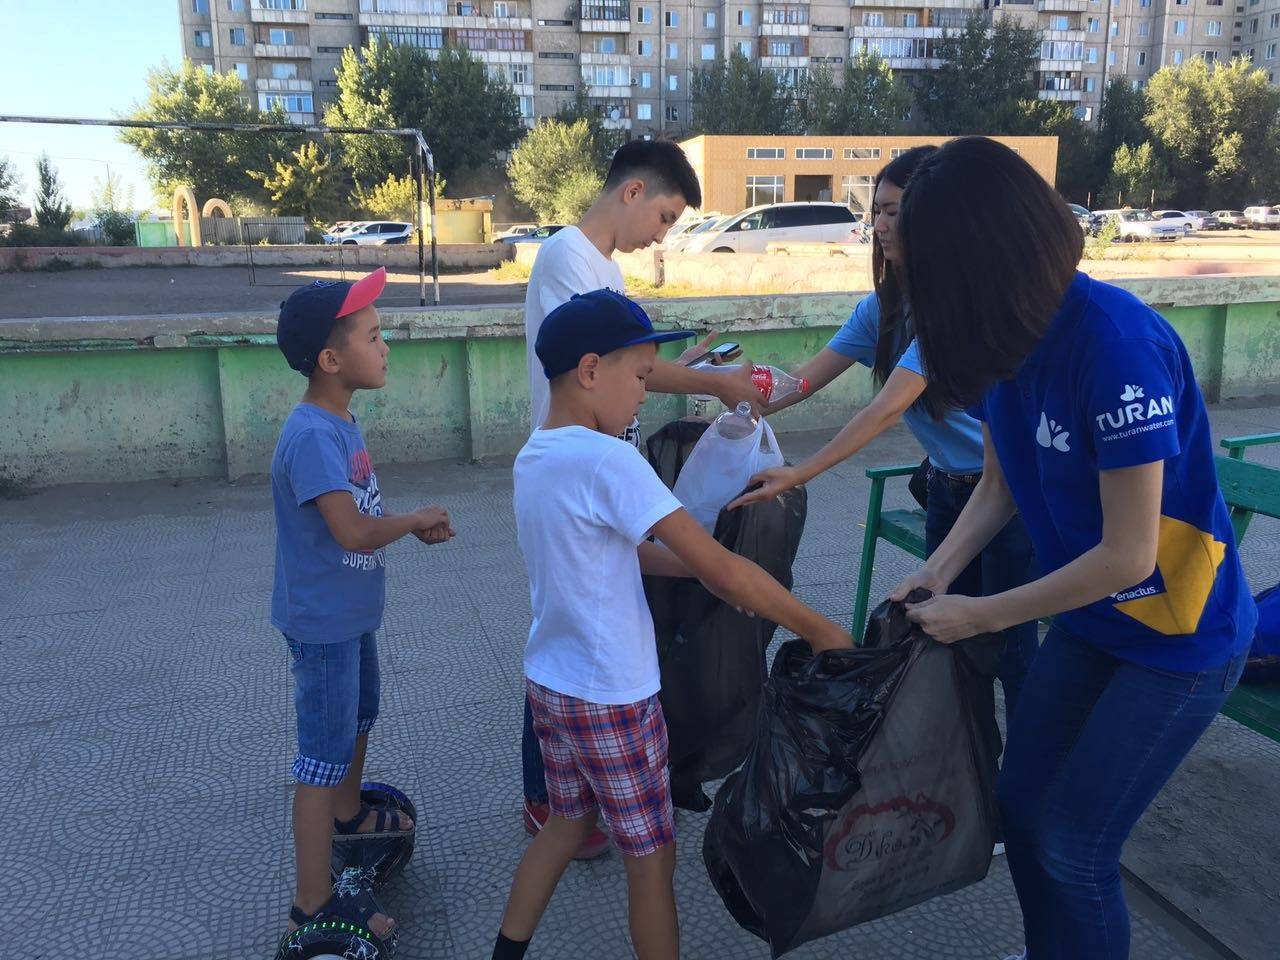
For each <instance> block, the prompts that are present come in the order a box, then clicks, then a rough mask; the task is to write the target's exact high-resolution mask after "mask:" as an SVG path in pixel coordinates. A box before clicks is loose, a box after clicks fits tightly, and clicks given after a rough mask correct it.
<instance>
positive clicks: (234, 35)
mask: <svg viewBox="0 0 1280 960" xmlns="http://www.w3.org/2000/svg"><path fill="white" fill-rule="evenodd" d="M228 32H229V33H230V34H231V45H232V46H233V47H243V46H244V27H232V28H231V29H230V30H229V31H228Z"/></svg>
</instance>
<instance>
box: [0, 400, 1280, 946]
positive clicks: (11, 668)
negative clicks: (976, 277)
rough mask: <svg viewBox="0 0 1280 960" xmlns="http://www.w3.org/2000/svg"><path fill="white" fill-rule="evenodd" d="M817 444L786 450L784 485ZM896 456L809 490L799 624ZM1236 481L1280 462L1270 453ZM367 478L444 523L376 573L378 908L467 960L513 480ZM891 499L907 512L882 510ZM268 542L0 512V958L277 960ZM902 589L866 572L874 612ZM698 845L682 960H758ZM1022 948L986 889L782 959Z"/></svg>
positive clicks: (110, 513)
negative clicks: (380, 616) (410, 838)
mask: <svg viewBox="0 0 1280 960" xmlns="http://www.w3.org/2000/svg"><path fill="white" fill-rule="evenodd" d="M1276 414H1277V411H1276V410H1275V409H1274V408H1271V409H1268V408H1254V409H1219V410H1215V411H1214V421H1215V427H1216V429H1217V432H1218V434H1219V435H1227V434H1232V433H1250V432H1260V431H1261V430H1264V429H1266V428H1267V427H1274V425H1275V423H1276V421H1277V416H1276ZM823 439H825V437H816V436H814V435H792V436H786V437H783V438H782V443H783V447H784V450H786V451H787V453H788V454H789V455H790V456H792V457H793V458H797V457H800V456H803V455H804V454H806V453H808V452H810V451H811V450H813V449H815V448H816V446H817V445H818V443H819V442H820V441H821V440H823ZM374 453H375V462H376V451H374ZM918 456H919V453H918V451H917V448H916V447H915V445H914V443H913V441H912V440H911V439H910V437H909V436H908V435H907V434H906V433H904V432H903V431H901V430H898V431H895V432H893V433H892V434H891V435H889V436H888V437H886V438H884V439H882V440H881V441H878V442H877V443H876V444H875V445H873V447H872V449H871V450H870V451H869V452H867V453H865V454H863V455H860V456H859V457H856V458H854V459H853V460H851V461H850V462H848V463H846V464H843V465H842V466H841V467H839V468H837V469H835V470H833V471H831V472H830V473H828V474H827V475H825V476H823V477H821V478H819V479H818V480H816V481H815V482H814V483H813V484H811V486H810V500H809V517H808V524H807V529H806V532H805V537H804V541H803V544H802V546H801V552H800V557H799V559H798V560H797V564H796V570H795V579H796V588H795V590H796V593H797V594H798V595H799V596H800V597H801V598H803V599H804V600H805V601H806V602H808V603H810V604H812V605H813V606H814V607H816V608H817V609H819V610H821V611H823V612H824V613H826V614H828V615H830V616H832V617H835V618H837V619H843V620H846V621H847V619H848V617H849V616H850V614H851V610H852V594H853V581H854V578H855V575H856V569H857V556H858V550H859V547H860V544H861V538H862V530H861V527H860V525H859V524H860V522H861V519H862V516H863V513H864V511H865V507H866V495H867V481H866V479H865V477H864V476H863V471H864V470H865V468H866V467H867V466H869V465H872V464H884V463H895V462H904V461H910V460H914V459H916V458H917V457H918ZM1256 457H1257V458H1258V459H1266V458H1267V457H1271V459H1272V461H1273V462H1275V461H1276V458H1277V457H1280V450H1273V451H1264V452H1260V453H1259V454H1257V455H1256ZM380 474H381V480H382V486H383V489H384V491H385V492H386V495H387V499H388V503H389V506H390V507H391V508H392V509H397V508H399V509H407V508H410V507H412V506H416V505H418V504H420V503H425V502H440V503H442V504H444V505H445V506H446V507H447V508H448V509H449V510H450V512H451V513H452V515H453V516H454V518H455V523H456V527H457V530H458V537H457V540H456V541H454V542H452V543H450V544H447V545H444V546H439V547H432V548H427V547H424V546H422V545H421V544H418V543H417V542H416V541H413V542H402V543H399V544H396V545H394V546H393V547H392V548H391V549H390V551H389V561H388V605H387V611H386V622H385V627H384V629H383V631H382V633H381V634H380V638H379V640H380V645H381V651H382V663H383V667H382V671H383V714H382V717H381V719H380V721H379V724H378V726H377V728H376V730H375V732H374V735H373V737H372V744H371V751H370V757H369V763H368V768H367V769H368V772H369V774H370V775H372V776H375V777H376V778H377V779H382V780H386V781H389V782H391V783H394V784H397V785H398V786H400V787H401V788H403V789H404V790H405V791H406V792H408V793H409V794H410V795H411V796H412V797H413V798H414V799H415V800H416V802H417V804H418V809H419V812H420V820H419V828H418V845H417V850H416V852H415V854H414V858H413V861H412V863H411V864H410V866H409V867H408V868H407V869H406V870H405V872H404V874H403V875H402V876H401V877H400V878H399V879H398V880H397V881H396V882H394V884H393V885H392V887H391V888H390V892H389V895H388V896H387V901H386V902H387V907H388V909H389V910H390V912H391V913H392V914H393V915H394V916H396V917H397V918H398V920H399V922H400V925H401V929H402V937H401V943H402V946H401V949H400V951H399V953H398V956H399V957H400V958H403V960H414V958H432V960H445V958H450V960H452V958H466V960H479V958H485V957H487V956H488V951H489V949H490V947H491V945H492V941H493V936H494V933H495V931H496V929H497V925H498V920H499V917H500V914H501V909H502V904H503V900H504V897H505V893H506V890H507V887H508V884H509V881H510V877H511V873H512V871H513V869H514V867H515V864H516V861H517V858H518V856H519V855H520V852H521V851H522V849H523V848H524V845H525V842H526V841H525V837H524V834H523V832H522V829H521V825H520V820H519V816H518V810H519V788H520V771H519V735H520V710H521V667H520V655H521V648H522V645H523V642H524V638H525V635H526V631H527V629H528V625H529V616H530V614H529V599H528V593H527V583H526V579H525V574H524V567H523V564H522V561H521V559H520V555H519V552H518V550H517V548H516V545H515V542H514V537H513V535H512V517H511V495H510V491H511V483H510V464H509V462H501V463H491V464H485V465H469V464H465V463H448V462H438V463H432V464H425V465H417V466H402V467H394V468H386V469H383V470H381V471H380ZM906 497H907V494H906V491H905V487H896V486H895V487H894V488H893V489H892V490H891V491H890V494H889V498H890V500H891V502H892V503H895V504H897V503H905V502H906ZM273 538H274V530H273V525H272V517H271V501H270V496H269V490H268V488H267V486H266V485H265V483H264V481H263V480H262V479H261V478H259V479H253V480H248V481H243V482H240V483H236V484H225V483H218V482H213V481H207V482H184V483H180V484H176V483H168V482H143V483H136V484H127V485H110V486H106V485H103V486H92V485H82V486H75V487H61V488H52V489H48V490H44V491H40V492H37V493H36V494H34V495H32V496H30V497H29V498H27V499H23V500H17V501H9V502H0V542H3V544H4V547H5V549H4V550H0V707H2V712H0V771H2V772H0V822H4V823H5V824H7V825H8V826H7V828H6V831H5V840H4V841H3V844H0V875H3V876H4V877H6V878H7V883H6V888H7V893H6V895H5V897H4V898H3V900H2V901H0V930H2V931H5V937H6V939H7V940H8V942H9V943H13V942H15V941H14V939H13V937H14V935H16V940H17V941H21V942H23V943H24V944H25V945H26V947H25V952H24V953H23V954H22V956H23V957H24V958H33V957H59V958H65V957H84V956H90V955H93V956H101V957H105V958H117V957H119V958H126V957H127V958H130V960H142V958H149V957H155V958H163V960H187V958H190V960H195V958H202V960H204V958H240V957H269V956H271V955H272V953H273V950H274V944H275V942H276V939H277V938H278V937H279V936H280V934H281V933H282V932H283V925H284V919H285V914H286V911H287V908H288V903H289V897H290V893H291V889H292V874H293V863H292V848H291V843H290V839H289V820H288V800H289V797H290V793H291V784H290V778H289V764H290V760H291V758H292V755H293V744H294V740H293V715H292V701H291V691H290V689H289V685H288V677H289V673H288V664H287V654H286V651H285V646H284V644H283V642H282V640H281V638H280V637H279V636H278V635H277V634H276V633H275V632H274V631H273V630H272V629H271V627H270V624H269V623H268V619H267V614H268V601H269V595H270V585H271V571H272V561H273V549H274V548H273ZM1245 554H1246V564H1247V566H1249V570H1250V576H1251V579H1252V580H1254V582H1255V584H1256V585H1261V584H1262V583H1274V582H1276V580H1277V579H1280V530H1277V529H1276V528H1275V526H1274V525H1272V526H1268V525H1267V524H1265V523H1261V522H1260V523H1259V524H1258V525H1257V526H1255V528H1254V529H1253V530H1252V531H1251V542H1250V543H1249V544H1248V545H1247V547H1246V550H1245ZM913 565H914V563H913V561H911V560H910V559H909V558H907V557H906V556H905V555H903V554H901V553H899V552H897V551H895V550H894V549H892V548H887V547H886V548H882V551H881V554H880V557H879V560H878V563H877V567H876V571H875V583H874V586H873V589H872V594H873V596H880V595H882V594H883V593H884V592H885V591H886V590H887V588H888V587H889V586H890V585H891V584H892V583H893V582H894V581H895V580H896V579H897V578H898V577H900V576H902V575H903V574H905V573H906V572H908V571H909V570H910V569H911V568H912V567H913ZM779 639H782V637H780V638H779ZM1219 727H1220V729H1219ZM1215 735H1216V738H1217V739H1218V740H1221V741H1222V742H1224V743H1226V744H1227V745H1228V747H1229V749H1230V750H1231V751H1234V752H1237V753H1238V752H1240V751H1245V752H1248V751H1259V750H1261V751H1265V750H1266V749H1269V748H1270V747H1271V745H1270V744H1268V743H1267V742H1266V741H1263V740H1262V738H1260V737H1256V736H1255V735H1253V734H1251V733H1250V732H1249V731H1246V730H1244V729H1243V728H1241V727H1238V726H1235V725H1233V724H1229V723H1228V722H1227V721H1220V724H1219V725H1218V726H1215ZM705 822H706V815H705V814H691V813H684V812H682V813H680V815H679V818H678V828H677V829H678V835H679V837H680V841H681V845H680V854H679V862H678V868H677V875H676V888H677V897H678V902H679V904H680V909H681V926H682V931H683V938H684V956H685V957H687V958H689V960H697V958H707V960H711V958H715V960H721V958H764V957H766V956H768V950H767V948H766V947H765V946H764V945H763V944H761V943H760V941H758V940H756V939H755V938H754V937H752V936H750V935H748V934H746V933H744V932H742V931H741V930H739V929H738V928H737V927H736V925H735V924H734V923H733V921H732V920H731V918H730V917H729V915H728V914H727V913H726V911H725V910H724V909H723V907H722V906H721V904H720V902H719V900H718V898H717V897H716V895H715V893H714V892H713V890H712V888H711V886H710V884H709V882H708V880H707V877H706V874H705V871H704V869H703V867H702V863H701V856H700V847H701V833H702V830H703V827H704V825H705ZM625 904H626V900H625V883H624V876H623V870H622V865H621V863H620V862H619V859H618V856H617V855H616V854H610V855H609V856H607V857H605V858H603V859H601V860H599V861H596V862H592V863H575V864H573V865H572V866H571V867H570V868H569V871H568V873H567V874H566V875H565V878H564V881H563V883H562V884H561V887H560V889H559V890H558V892H557V894H556V896H555V898H554V900H553V901H552V904H551V907H550V910H549V911H548V913H547V916H546V918H545V920H544V922H543V924H542V926H541V928H540V930H539V931H538V935H537V938H536V940H535V947H534V949H533V951H532V952H531V956H533V957H542V958H558V957H593V958H615V957H616V958H626V957H631V956H632V955H633V954H632V952H631V949H630V946H629V942H628V937H627V929H626V907H625ZM1020 933H1021V928H1020V918H1019V913H1018V907H1017V901H1016V899H1015V897H1014V894H1013V889H1012V885H1011V883H1010V880H1009V876H1008V872H1007V869H1006V867H1005V865H1004V863H1003V861H1002V860H996V861H995V862H994V864H993V866H992V869H991V873H990V875H989V877H988V878H987V879H986V880H985V881H984V882H982V883H980V884H977V885H975V886H972V887H970V888H968V889H966V890H962V891H960V892H958V893H955V894H952V895H950V896H947V897H942V898H939V899H936V900H934V901H932V902H929V903H926V904H922V905H920V906H918V907H915V908H913V909H911V910H907V911H904V912H902V913H899V914H897V915H895V916H892V917H888V918H885V919H882V920H879V921H876V922H873V923H868V924H865V925H863V926H861V927H858V928H857V929H855V930H851V931H847V932H845V933H843V934H839V935H835V936H832V937H828V938H826V939H824V940H822V941H819V942H816V943H813V944H810V945H808V946H805V947H803V948H801V949H799V950H796V951H795V952H794V953H793V954H791V956H794V957H795V958H797V960H818V958H836V957H839V958H842V960H857V958H886V957H895V958H912V957H922V958H923V957H947V958H959V960H968V958H973V960H990V958H999V957H1003V956H1005V955H1006V954H1008V953H1011V952H1015V951H1017V950H1018V949H1020V948H1021V936H1020ZM4 953H5V955H6V956H14V955H15V954H12V953H9V952H8V950H7V949H6V950H5V951H4ZM1202 955H1203V954H1202V953H1198V952H1196V950H1195V948H1193V947H1189V946H1188V945H1187V944H1186V943H1185V938H1179V937H1178V936H1176V935H1175V933H1174V932H1172V931H1171V930H1170V929H1169V927H1168V924H1167V919H1166V918H1162V917H1160V916H1159V915H1157V914H1154V913H1152V914H1150V915H1143V914H1141V913H1139V914H1138V915H1137V916H1135V925H1134V951H1133V956H1134V957H1135V958H1144V960H1145V958H1151V960H1156V958H1159V960H1170V958H1183V957H1195V956H1202Z"/></svg>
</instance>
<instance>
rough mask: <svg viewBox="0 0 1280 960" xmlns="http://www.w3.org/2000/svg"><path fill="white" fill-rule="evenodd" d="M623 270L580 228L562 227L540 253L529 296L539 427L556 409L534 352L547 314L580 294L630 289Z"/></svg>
mask: <svg viewBox="0 0 1280 960" xmlns="http://www.w3.org/2000/svg"><path fill="white" fill-rule="evenodd" d="M623 286H624V284H623V280H622V268H621V267H619V266H618V265H617V264H616V263H614V262H613V261H612V260H610V259H609V258H608V257H606V256H605V255H604V254H603V253H601V252H600V251H599V250H598V249H596V246H595V244H593V243H592V242H591V241H590V240H588V239H587V237H586V234H584V233H583V232H582V231H581V230H579V229H578V228H577V227H565V228H564V229H563V230H560V231H557V232H556V233H555V234H553V235H552V236H551V238H550V239H549V240H547V241H546V243H544V244H543V245H542V249H541V250H539V251H538V257H537V259H536V260H534V262H533V272H532V273H531V274H530V275H529V289H528V291H527V292H526V293H525V297H524V340H525V354H526V356H527V358H528V364H529V400H530V403H529V413H530V418H531V420H532V424H531V429H532V430H537V429H538V427H540V426H542V422H543V421H544V420H546V419H547V411H548V410H549V409H551V387H550V384H549V383H548V382H547V377H546V374H544V373H543V372H542V361H540V360H539V359H538V355H537V353H536V352H535V351H534V345H535V344H536V343H537V342H538V330H540V329H541V328H542V321H543V320H545V319H546V318H547V314H548V313H550V312H551V311H552V310H554V309H555V308H556V307H558V306H560V304H562V303H567V302H568V301H569V299H570V298H571V297H573V295H574V294H575V293H590V292H591V291H592V290H603V289H606V288H607V289H609V290H613V291H615V292H617V293H625V292H626V291H625V290H624V289H623Z"/></svg>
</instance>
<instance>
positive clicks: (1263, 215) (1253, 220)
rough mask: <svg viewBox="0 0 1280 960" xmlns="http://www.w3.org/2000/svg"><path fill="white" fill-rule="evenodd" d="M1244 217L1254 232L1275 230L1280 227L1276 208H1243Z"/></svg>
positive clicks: (1278, 210) (1279, 217)
mask: <svg viewBox="0 0 1280 960" xmlns="http://www.w3.org/2000/svg"><path fill="white" fill-rule="evenodd" d="M1244 215H1245V217H1246V219H1248V221H1249V226H1251V227H1253V228H1254V229H1255V230H1275V229H1276V228H1278V227H1280V209H1277V208H1276V207H1245V208H1244Z"/></svg>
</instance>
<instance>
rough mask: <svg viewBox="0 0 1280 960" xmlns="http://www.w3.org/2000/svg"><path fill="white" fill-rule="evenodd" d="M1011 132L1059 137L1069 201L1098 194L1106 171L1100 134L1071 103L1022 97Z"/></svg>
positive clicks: (1063, 190) (1062, 182) (1061, 187)
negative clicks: (1100, 162)
mask: <svg viewBox="0 0 1280 960" xmlns="http://www.w3.org/2000/svg"><path fill="white" fill-rule="evenodd" d="M1005 132H1007V133H1010V134H1017V135H1022V136H1031V137H1057V138H1058V173H1057V177H1056V178H1055V181H1056V186H1057V188H1058V192H1059V193H1060V194H1062V195H1063V196H1064V197H1066V198H1067V199H1068V200H1074V201H1076V202H1077V203H1084V201H1085V200H1087V199H1088V198H1089V195H1090V194H1092V193H1095V192H1096V191H1097V189H1098V184H1099V183H1100V182H1101V181H1102V178H1103V176H1104V171H1100V170H1099V167H1098V143H1097V134H1096V133H1095V132H1094V131H1093V130H1091V129H1089V128H1088V127H1087V126H1085V125H1084V123H1082V122H1081V121H1080V120H1079V119H1077V118H1076V115H1075V109H1074V108H1073V107H1072V106H1071V105H1070V104H1069V103H1061V102H1058V101H1053V100H1022V101H1019V103H1018V119H1017V120H1016V121H1015V122H1013V123H1012V124H1011V125H1010V126H1009V127H1008V128H1007V129H1006V131H1005Z"/></svg>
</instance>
